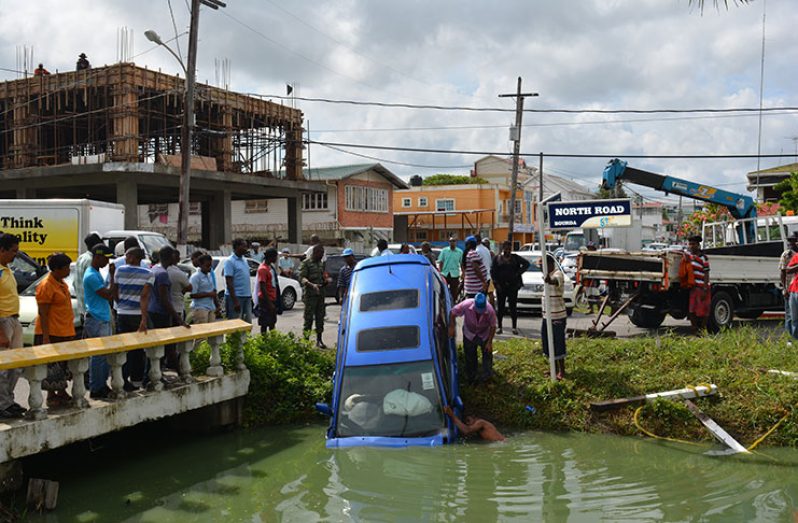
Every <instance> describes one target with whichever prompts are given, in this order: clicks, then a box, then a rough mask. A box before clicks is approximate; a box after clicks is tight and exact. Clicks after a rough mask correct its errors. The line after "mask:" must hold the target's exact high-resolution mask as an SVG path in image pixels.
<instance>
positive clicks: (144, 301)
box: [139, 283, 152, 332]
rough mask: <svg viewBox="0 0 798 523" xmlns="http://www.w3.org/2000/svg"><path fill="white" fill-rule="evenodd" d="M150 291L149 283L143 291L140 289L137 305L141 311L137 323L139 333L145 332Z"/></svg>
mask: <svg viewBox="0 0 798 523" xmlns="http://www.w3.org/2000/svg"><path fill="white" fill-rule="evenodd" d="M150 289H152V287H151V286H150V284H149V283H148V284H146V285H145V286H144V288H143V289H141V301H140V303H139V307H140V310H141V322H139V332H147V323H148V321H149V318H150V314H149V310H148V307H149V305H150Z"/></svg>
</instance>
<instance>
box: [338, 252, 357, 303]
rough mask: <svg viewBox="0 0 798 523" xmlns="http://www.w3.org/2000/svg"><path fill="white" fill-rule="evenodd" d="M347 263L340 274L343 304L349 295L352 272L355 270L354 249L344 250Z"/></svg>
mask: <svg viewBox="0 0 798 523" xmlns="http://www.w3.org/2000/svg"><path fill="white" fill-rule="evenodd" d="M341 254H342V255H343V257H344V262H345V263H346V264H345V265H344V266H343V267H341V272H339V273H338V297H339V298H340V300H341V303H343V302H344V300H345V299H346V297H347V296H348V295H349V284H350V282H351V281H352V270H353V269H354V268H355V253H354V251H352V249H349V248H347V249H344V252H342V253H341Z"/></svg>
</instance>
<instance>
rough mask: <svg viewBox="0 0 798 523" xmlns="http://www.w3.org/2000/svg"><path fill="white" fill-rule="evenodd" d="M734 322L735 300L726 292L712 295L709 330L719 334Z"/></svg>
mask: <svg viewBox="0 0 798 523" xmlns="http://www.w3.org/2000/svg"><path fill="white" fill-rule="evenodd" d="M732 320H734V300H733V299H732V297H731V295H730V294H729V293H728V292H726V291H718V292H715V293H712V302H711V305H710V306H709V318H708V319H707V329H708V330H709V331H710V332H718V331H720V330H722V329H725V328H727V327H729V326H731V324H732Z"/></svg>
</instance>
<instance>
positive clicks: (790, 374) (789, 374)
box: [768, 369, 798, 380]
mask: <svg viewBox="0 0 798 523" xmlns="http://www.w3.org/2000/svg"><path fill="white" fill-rule="evenodd" d="M768 374H778V375H779V376H787V377H790V378H792V379H795V380H798V372H790V371H788V370H778V369H768Z"/></svg>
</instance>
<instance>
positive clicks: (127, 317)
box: [114, 247, 154, 391]
mask: <svg viewBox="0 0 798 523" xmlns="http://www.w3.org/2000/svg"><path fill="white" fill-rule="evenodd" d="M143 259H144V250H142V249H141V248H140V247H132V248H130V249H128V250H127V251H126V252H125V264H124V265H122V266H121V267H119V268H118V269H117V270H116V275H115V277H114V280H115V282H116V290H117V295H116V296H115V298H116V315H117V322H116V332H117V334H122V333H125V332H136V331H138V332H147V316H148V315H147V305H148V304H149V297H150V289H151V288H152V285H153V282H154V279H153V276H152V271H150V269H148V268H146V267H141V261H142V260H143ZM145 362H146V355H145V353H144V349H138V350H133V351H128V353H127V362H126V363H125V365H123V366H122V375H123V377H124V378H125V385H124V386H125V390H128V391H132V390H136V389H138V388H140V387H141V386H142V383H143V381H144V367H145Z"/></svg>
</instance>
